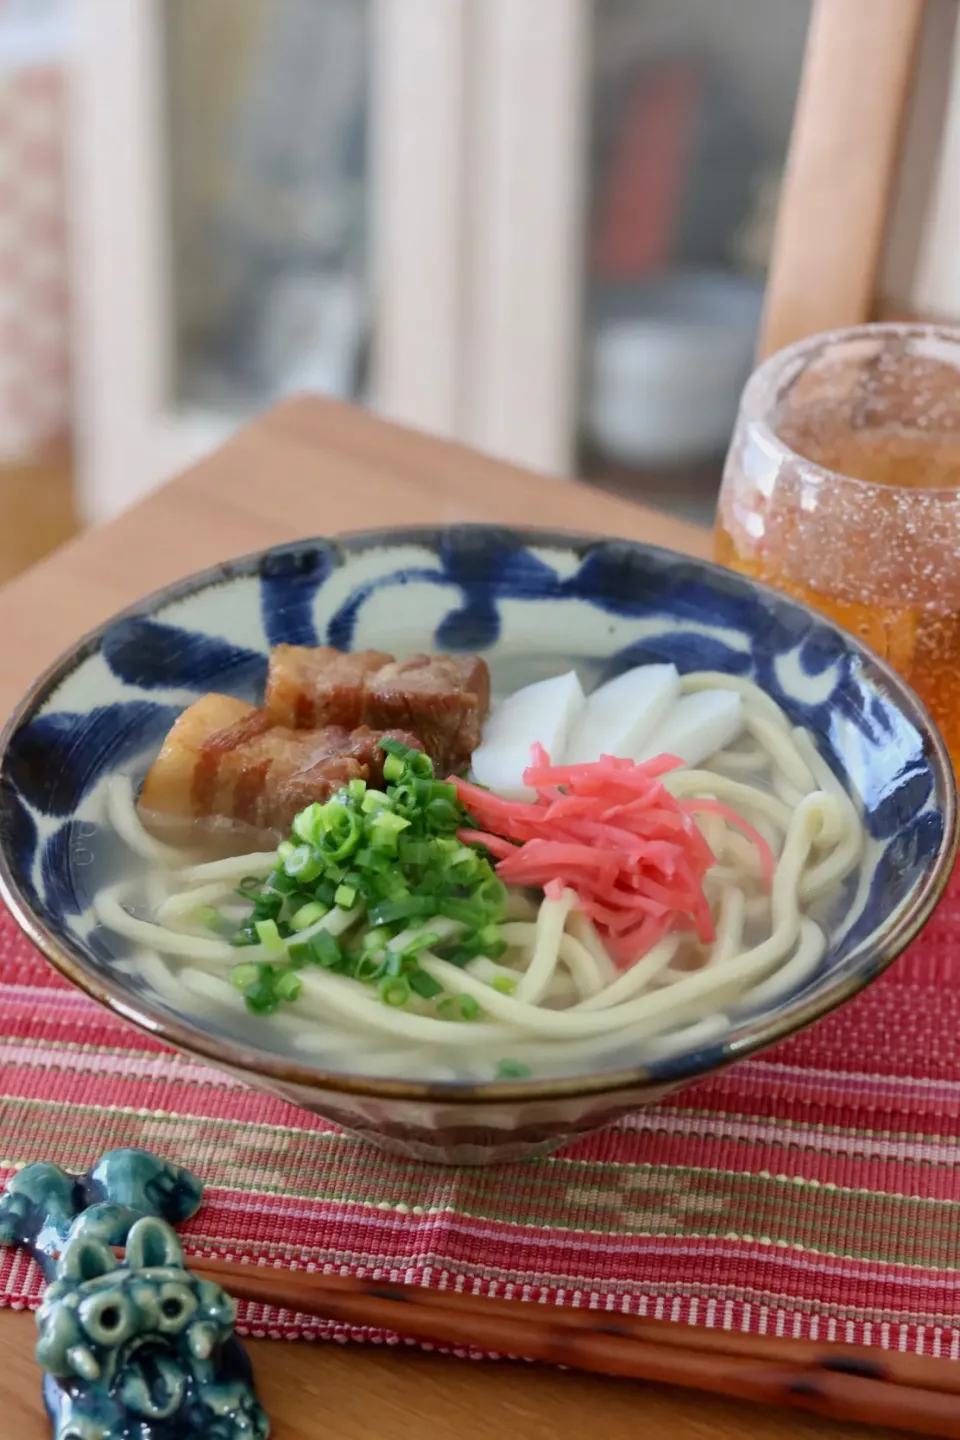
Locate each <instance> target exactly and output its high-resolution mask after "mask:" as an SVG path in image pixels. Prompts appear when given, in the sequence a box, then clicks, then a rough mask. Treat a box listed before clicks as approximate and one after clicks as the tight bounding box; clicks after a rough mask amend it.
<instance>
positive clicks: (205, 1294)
mask: <svg viewBox="0 0 960 1440" xmlns="http://www.w3.org/2000/svg"><path fill="white" fill-rule="evenodd" d="M201 1194H202V1187H201V1185H200V1182H199V1180H197V1178H196V1176H195V1175H193V1174H191V1172H190V1171H189V1170H183V1169H181V1168H180V1167H179V1166H177V1165H171V1164H170V1163H169V1162H168V1161H166V1160H161V1159H160V1158H159V1157H158V1156H156V1155H151V1154H150V1153H149V1152H148V1151H146V1150H111V1151H109V1152H108V1153H107V1154H106V1155H104V1156H103V1157H102V1158H101V1159H100V1160H99V1161H98V1162H97V1164H96V1165H95V1166H94V1168H93V1169H92V1170H90V1171H88V1172H87V1174H85V1175H71V1174H68V1172H67V1171H65V1170H61V1168H60V1167H59V1165H53V1164H49V1163H47V1162H41V1163H38V1164H35V1165H28V1166H26V1168H25V1169H23V1170H21V1171H19V1172H18V1173H17V1174H16V1175H14V1176H13V1178H12V1179H11V1180H10V1181H9V1182H8V1184H7V1186H6V1189H5V1190H4V1192H3V1194H2V1196H0V1242H2V1243H4V1244H6V1245H19V1246H23V1248H24V1249H26V1250H29V1251H30V1253H31V1254H32V1255H33V1256H34V1258H35V1259H36V1260H37V1262H38V1263H39V1265H40V1266H41V1268H42V1269H43V1272H44V1274H45V1275H46V1277H47V1279H48V1280H49V1281H50V1284H49V1285H48V1288H47V1290H46V1291H45V1293H44V1296H43V1302H42V1304H41V1306H40V1309H39V1311H38V1312H37V1328H38V1330H39V1332H40V1338H39V1341H38V1343H37V1351H36V1354H37V1360H38V1361H39V1363H40V1365H41V1366H42V1367H43V1370H44V1372H45V1373H44V1377H43V1398H44V1403H45V1405H46V1407H47V1412H48V1414H49V1416H50V1421H51V1424H52V1426H53V1433H54V1440H266V1437H267V1436H268V1434H269V1430H270V1425H269V1421H268V1420H267V1417H266V1414H265V1413H264V1411H263V1409H262V1407H261V1406H260V1403H259V1401H258V1400H257V1397H256V1394H255V1392H254V1388H253V1377H252V1374H251V1370H250V1362H249V1360H248V1359H247V1355H246V1352H245V1351H244V1349H243V1346H242V1345H241V1344H240V1342H239V1341H238V1340H237V1338H236V1336H235V1335H234V1333H233V1326H234V1319H235V1316H236V1305H235V1302H234V1301H233V1300H232V1299H231V1298H230V1296H229V1295H227V1294H226V1293H225V1292H224V1291H223V1290H221V1289H220V1287H219V1285H215V1284H213V1283H211V1282H210V1281H207V1280H201V1279H199V1278H198V1277H197V1276H195V1275H191V1274H190V1272H189V1271H188V1270H187V1269H186V1267H185V1265H184V1259H183V1251H182V1249H181V1247H180V1242H179V1240H178V1239H177V1236H176V1234H175V1233H174V1230H173V1228H172V1227H173V1226H174V1225H176V1224H179V1223H180V1222H182V1221H184V1220H187V1219H189V1217H190V1216H191V1215H193V1214H195V1213H196V1211H197V1209H198V1208H199V1205H200V1198H201ZM114 1246H124V1247H125V1256H124V1259H122V1260H120V1259H118V1258H117V1256H116V1255H115V1254H114V1251H113V1248H112V1247H114Z"/></svg>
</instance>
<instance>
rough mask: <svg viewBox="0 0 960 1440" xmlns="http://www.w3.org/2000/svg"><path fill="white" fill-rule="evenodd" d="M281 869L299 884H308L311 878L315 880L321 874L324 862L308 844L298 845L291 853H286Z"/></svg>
mask: <svg viewBox="0 0 960 1440" xmlns="http://www.w3.org/2000/svg"><path fill="white" fill-rule="evenodd" d="M283 869H284V873H285V874H286V875H289V876H290V877H291V878H292V879H295V880H296V881H297V883H298V884H300V885H309V884H310V882H311V881H312V880H317V879H319V877H320V876H321V875H322V874H323V870H324V862H323V859H322V857H321V856H319V855H318V854H317V853H316V851H315V850H312V849H311V848H310V846H309V845H298V846H297V847H296V849H295V850H294V851H293V853H292V854H291V855H288V856H287V858H286V860H284V862H283Z"/></svg>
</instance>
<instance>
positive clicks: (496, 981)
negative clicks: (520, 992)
mask: <svg viewBox="0 0 960 1440" xmlns="http://www.w3.org/2000/svg"><path fill="white" fill-rule="evenodd" d="M516 988H517V982H516V980H511V978H510V976H509V975H495V976H494V978H493V979H492V980H491V982H490V989H491V990H497V991H499V993H500V994H501V995H512V994H513V992H514V990H516Z"/></svg>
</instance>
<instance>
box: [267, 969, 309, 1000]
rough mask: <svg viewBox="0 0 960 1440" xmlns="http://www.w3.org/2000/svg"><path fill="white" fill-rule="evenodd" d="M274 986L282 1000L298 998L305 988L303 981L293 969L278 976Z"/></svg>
mask: <svg viewBox="0 0 960 1440" xmlns="http://www.w3.org/2000/svg"><path fill="white" fill-rule="evenodd" d="M273 988H274V991H275V992H276V994H277V995H278V996H279V997H280V999H281V1000H298V999H299V998H300V992H301V991H302V989H303V981H302V980H301V979H300V976H299V975H297V974H295V973H294V971H293V970H285V971H284V972H283V974H282V975H279V976H278V977H277V980H276V983H275V984H274V987H273Z"/></svg>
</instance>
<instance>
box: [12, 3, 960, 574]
mask: <svg viewBox="0 0 960 1440" xmlns="http://www.w3.org/2000/svg"><path fill="white" fill-rule="evenodd" d="M845 3H856V0H845ZM859 3H868V0H859ZM956 12H957V0H928V6H927V22H926V31H925V35H924V40H923V43H922V46H921V65H920V84H919V85H918V86H917V87H916V91H917V101H916V104H915V106H914V114H913V115H912V117H911V123H910V125H909V127H908V134H907V143H906V145H905V149H904V155H903V159H902V165H901V168H902V177H901V186H900V191H901V199H900V203H899V205H898V206H897V208H896V212H895V223H894V224H893V226H892V228H891V233H890V236H889V239H888V254H887V262H886V264H885V267H884V282H883V294H882V296H881V308H882V309H883V311H884V312H885V313H898V314H899V313H904V314H916V313H922V314H930V315H936V316H939V317H942V316H948V317H949V316H951V315H953V316H960V263H958V261H957V258H956V257H957V255H958V254H960V248H958V242H960V93H958V94H956V95H955V90H957V91H958V92H960V80H958V81H957V84H956V86H955V84H954V76H955V75H960V67H958V66H957V65H956V64H955V63H954V54H955V46H956V33H955V31H956V19H957V14H956ZM810 13H811V4H810V0H522V3H518V0H0V578H5V577H6V576H8V575H9V574H11V573H13V572H14V571H15V570H16V569H17V568H20V567H22V566H23V565H25V564H27V563H30V562H31V561H32V560H33V559H35V558H36V557H37V556H39V555H40V554H42V553H44V552H45V551H46V550H48V549H50V548H52V546H54V545H56V544H58V543H60V542H61V541H62V540H63V539H64V538H66V537H67V536H68V535H69V534H71V533H72V532H73V531H74V530H75V529H76V528H77V527H78V526H80V525H82V524H88V523H92V522H95V521H98V520H103V519H105V518H108V517H109V516H111V515H113V514H115V513H116V512H117V511H118V510H119V509H121V508H123V506H125V505H128V504H130V503H132V502H133V501H134V500H136V499H137V498H139V497H140V496H141V495H143V494H144V493H145V492H146V491H147V490H148V489H150V488H151V487H152V486H153V485H155V484H157V483H159V482H160V481H162V480H164V479H166V478H168V477H169V476H171V475H172V474H175V473H176V472H177V471H179V470H181V469H182V468H184V467H185V466H186V465H188V464H190V463H191V462H192V461H194V460H195V459H198V458H200V457H201V456H202V455H203V454H204V453H206V452H207V451H208V450H209V449H210V448H212V447H214V446H215V445H217V444H219V443H221V442H222V440H224V439H225V438H226V437H228V436H229V435H230V434H231V433H232V432H233V431H234V430H235V429H236V428H237V427H238V426H239V425H241V424H243V423H244V422H245V421H247V420H248V419H250V418H251V417H252V416H255V415H256V414H257V413H258V412H259V411H260V410H262V409H264V408H265V407H266V406H268V405H270V404H271V403H273V402H274V401H276V400H277V399H279V398H281V397H282V396H284V395H287V394H290V393H293V392H296V391H300V390H305V389H306V390H314V391H317V392H320V393H322V394H325V395H329V396H333V397H336V398H340V399H345V400H355V401H358V402H360V403H362V404H364V405H369V406H371V407H373V408H375V409H376V410H378V411H379V412H381V413H384V414H386V415H390V416H392V417H394V418H398V419H401V420H403V421H405V422H407V423H410V424H413V425H417V426H420V427H422V428H425V429H429V430H433V431H436V432H438V433H441V434H445V435H450V436H454V437H457V438H460V439H463V440H464V441H466V442H467V443H470V444H475V445H478V446H480V447H481V448H484V449H486V450H489V451H491V452H493V453H495V454H498V455H501V456H503V457H505V458H508V459H511V460H516V461H519V462H521V463H525V464H529V465H532V466H535V467H537V468H540V469H546V470H548V471H551V472H554V473H556V474H557V475H558V476H562V475H571V474H573V475H577V476H579V477H581V478H582V479H584V480H586V481H588V482H589V483H591V484H595V485H598V486H602V487H606V488H610V489H613V490H616V491H617V492H619V493H621V494H624V495H627V496H629V497H632V498H635V499H637V500H639V501H644V502H645V503H648V504H653V505H657V506H660V507H664V508H669V509H672V510H674V511H676V512H678V513H681V514H683V515H685V516H687V517H688V518H691V519H694V520H698V521H701V522H703V523H705V524H707V523H710V520H711V518H712V513H713V506H714V502H715V498H716V493H717V488H718V485H719V480H720V471H721V466H722V460H723V453H724V449H725V446H726V443H727V440H728V437H729V433H730V429H731V426H732V422H733V418H734V415H735V410H736V404H737V398H738V394H739V391H740V389H741V387H742V385H743V382H744V380H745V379H746V377H747V375H748V373H749V371H750V368H751V365H752V360H753V354H754V348H755V344H756V337H757V328H758V324H759V320H760V313H761V307H762V303H763V289H764V280H765V275H766V270H767V265H768V260H769V255H770V247H771V241H772V236H773V231H774V224H775V219H776V213H777V202H778V195H779V191H780V186H781V181H782V177H783V172H784V165H785V162H786V158H787V152H788V146H789V142H790V134H791V126H792V122H793V116H794V110H795V106H796V101H797V93H798V87H799V85H800V78H801V71H802V65H803V58H804V47H805V43H806V39H807V32H808V26H809V22H810ZM932 97H933V98H932ZM918 176H922V177H924V185H923V186H922V187H921V189H918V184H917V177H918ZM317 483H318V485H322V484H323V477H322V476H318V477H317ZM545 518H548V517H545Z"/></svg>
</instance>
